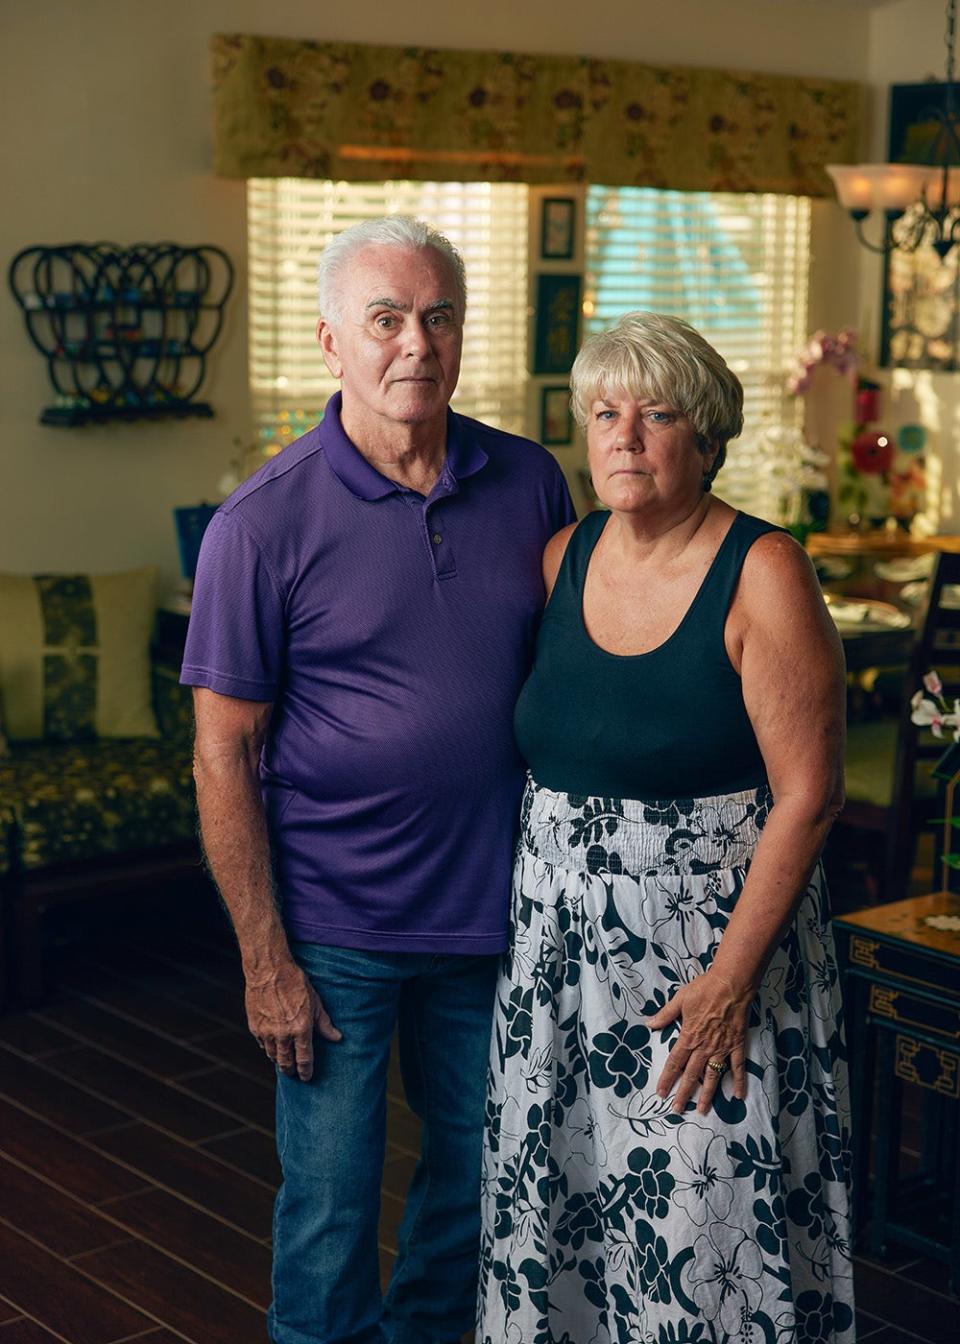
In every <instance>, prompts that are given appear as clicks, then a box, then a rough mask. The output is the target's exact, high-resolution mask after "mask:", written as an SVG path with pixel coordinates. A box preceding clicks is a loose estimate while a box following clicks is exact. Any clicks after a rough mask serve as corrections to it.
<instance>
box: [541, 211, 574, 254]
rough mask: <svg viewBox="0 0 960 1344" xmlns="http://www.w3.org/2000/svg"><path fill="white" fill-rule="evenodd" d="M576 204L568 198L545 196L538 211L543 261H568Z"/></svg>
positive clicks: (570, 251) (571, 244)
mask: <svg viewBox="0 0 960 1344" xmlns="http://www.w3.org/2000/svg"><path fill="white" fill-rule="evenodd" d="M575 210H576V203H575V202H574V201H573V200H572V199H571V198H570V197H569V196H547V197H545V198H544V200H543V204H542V206H541V211H540V256H541V257H542V258H543V260H544V261H570V260H571V259H572V257H573V230H574V219H575Z"/></svg>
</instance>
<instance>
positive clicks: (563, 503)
mask: <svg viewBox="0 0 960 1344" xmlns="http://www.w3.org/2000/svg"><path fill="white" fill-rule="evenodd" d="M550 502H551V505H552V509H553V527H554V532H559V531H560V530H561V529H562V528H564V527H566V526H567V524H568V523H575V522H576V521H577V511H576V509H575V508H574V507H573V500H572V499H571V498H570V491H569V490H568V488H567V482H566V479H565V478H564V475H563V472H562V471H561V470H560V464H559V463H557V469H556V474H555V475H554V479H553V497H552V499H551V501H550ZM551 535H552V534H551Z"/></svg>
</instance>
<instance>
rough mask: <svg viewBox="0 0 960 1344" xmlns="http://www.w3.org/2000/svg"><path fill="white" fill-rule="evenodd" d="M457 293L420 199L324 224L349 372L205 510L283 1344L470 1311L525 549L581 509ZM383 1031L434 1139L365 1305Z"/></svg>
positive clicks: (231, 889)
mask: <svg viewBox="0 0 960 1344" xmlns="http://www.w3.org/2000/svg"><path fill="white" fill-rule="evenodd" d="M465 305H466V287H465V281H464V274H463V263H462V261H461V259H460V257H459V255H458V254H457V252H456V251H455V249H454V248H453V247H452V246H451V244H450V243H449V242H448V241H447V240H446V239H445V238H443V237H442V235H440V234H438V233H436V232H434V231H433V230H432V229H430V228H429V227H428V226H427V225H425V224H423V223H421V222H419V221H416V220H413V219H409V218H405V217H399V216H394V217H390V218H387V219H382V220H374V221H370V222H366V223H363V224H360V225H357V226H355V227H354V228H352V229H349V230H347V231H346V232H345V233H343V234H341V235H340V236H339V237H338V238H337V239H335V240H334V242H332V243H331V244H330V245H329V246H328V247H327V248H326V249H325V251H324V253H323V255H322V258H321V262H320V307H321V313H322V316H321V318H320V322H319V324H318V327H317V334H318V338H319V341H320V348H321V351H322V352H323V358H324V360H325V361H326V364H327V367H328V368H329V369H330V372H331V373H332V374H333V375H334V377H335V378H337V379H339V380H340V383H341V391H340V392H339V393H338V394H337V395H335V396H334V397H333V398H332V399H331V401H330V403H329V405H328V406H327V409H326V412H325V415H324V418H323V422H322V424H320V425H319V426H317V428H316V429H313V430H311V431H310V433H308V434H306V435H304V437H303V438H301V439H299V440H298V441H297V442H296V443H293V444H291V445H290V446H289V447H288V448H286V449H285V450H284V451H283V453H281V454H280V455H279V456H278V457H276V458H274V459H273V460H272V461H271V462H269V463H268V464H267V465H266V466H265V467H263V468H262V469H261V470H260V471H258V472H257V474H256V475H255V476H253V477H252V478H251V479H250V480H249V481H247V482H246V484H245V485H243V486H242V487H241V488H240V489H239V490H238V491H237V492H236V493H235V494H234V495H232V496H231V498H230V499H229V500H228V501H227V502H226V503H225V504H224V505H223V506H222V508H221V509H220V510H219V511H218V513H217V514H216V516H215V517H214V519H213V521H212V522H211V524H210V527H209V529H208V531H207V535H206V537H205V539H204V545H203V552H202V556H201V560H200V566H199V570H198V574H197V580H196V588H195V593H194V603H193V616H192V619H191V622H190V632H189V636H188V639H187V648H186V655H185V661H184V667H183V678H182V679H183V681H184V682H185V683H186V684H188V685H192V686H194V687H196V688H197V689H196V691H195V702H196V720H197V739H196V780H197V794H198V799H199V807H200V821H201V829H202V833H203V842H204V847H205V850H206V854H207V858H208V861H209V864H210V867H211V870H212V872H213V875H214V877H215V879H216V881H217V884H218V886H219V888H220V891H221V893H222V895H223V899H224V901H225V903H226V905H227V907H228V909H229V911H230V915H231V917H232V919H233V924H234V928H235V929H236V934H237V939H238V941H239V945H240V953H241V957H242V961H243V969H244V973H245V976H246V1009H247V1017H248V1022H249V1026H250V1030H251V1032H252V1033H253V1035H254V1036H255V1037H256V1039H257V1040H258V1041H259V1043H260V1045H261V1046H262V1047H263V1049H264V1050H265V1051H266V1053H267V1055H268V1057H269V1058H270V1059H271V1060H272V1061H273V1062H274V1063H275V1065H276V1069H277V1146H278V1149H279V1154H280V1161H281V1165H282V1168H283V1184H282V1186H281V1188H280V1191H279V1194H278V1196H277V1204H276V1212H275V1217H274V1280H273V1289H274V1299H273V1304H272V1306H271V1309H270V1317H269V1319H270V1329H271V1335H272V1338H273V1339H274V1340H275V1341H276V1342H277V1344H308V1342H309V1344H319V1342H320V1341H323V1344H335V1342H336V1344H348V1341H349V1344H371V1342H373V1341H383V1340H390V1341H392V1344H449V1342H450V1341H452V1340H455V1339H457V1338H458V1337H459V1336H460V1335H461V1334H462V1333H463V1332H464V1331H465V1330H467V1329H469V1328H470V1326H471V1325H472V1321H473V1311H474V1293H475V1284H476V1270H477V1264H476V1261H477V1242H478V1222H479V1165H480V1139H481V1128H482V1118H483V1103H484V1085H485V1072H486V1058H487V1049H488V1041H489V1032H490V1020H491V1011H492V999H493V988H494V977H495V971H496V961H497V956H496V954H497V953H499V952H501V951H502V950H503V948H504V947H505V944H506V937H505V935H506V918H507V898H508V884H509V869H510V860H511V848H512V843H513V837H514V833H515V826H516V812H517V807H518V803H519V797H520V790H521V783H522V770H521V763H520V760H519V758H518V756H517V753H516V749H515V747H514V743H513V736H512V716H513V706H514V701H515V699H516V696H517V692H518V690H519V688H520V685H521V682H522V680H523V678H524V676H525V674H526V671H527V666H528V660H529V658H530V655H531V645H532V638H533V634H534V628H535V625H536V621H537V616H538V613H539V611H540V608H541V606H542V603H543V596H544V594H543V584H542V580H541V573H540V556H541V553H542V551H543V547H544V545H545V543H546V541H547V540H548V538H549V537H550V536H552V535H553V534H554V533H555V532H556V531H557V529H558V528H560V527H562V526H563V525H564V524H565V523H567V522H569V521H570V519H571V518H572V516H573V515H572V509H571V506H570V501H569V496H568V494H567V491H566V487H565V486H564V484H563V480H562V476H561V474H560V472H559V470H558V468H557V466H556V464H555V462H554V461H553V459H552V458H551V457H550V456H549V454H547V453H546V452H544V450H543V449H541V448H539V447H538V446H537V445H535V444H532V443H529V442H527V441H526V440H524V439H518V438H516V437H514V436H513V435H510V434H505V433H502V432H500V431H498V430H494V429H491V428H489V427H487V426H484V425H481V424H479V423H477V422H476V421H473V420H468V419H465V418H464V417H462V416H460V415H457V414H455V413H453V412H451V411H450V410H449V409H448V403H449V401H450V398H451V396H452V395H453V391H454V388H455V387H456V385H457V376H458V373H459V368H460V351H461V343H462V331H463V319H464V311H465ZM490 339H491V340H495V339H496V333H495V332H491V333H490ZM397 1024H399V1039H400V1059H401V1065H402V1072H403V1081H404V1088H405V1091H406V1095H407V1099H408V1101H409V1103H410V1105H411V1107H412V1108H413V1110H414V1111H415V1112H416V1113H417V1114H418V1115H419V1116H420V1118H421V1120H422V1123H423V1143H422V1151H421V1155H420V1160H419V1163H418V1165H417V1168H416V1171H415V1173H414V1176H413V1181H412V1184H411V1187H410V1191H409V1194H408V1197H407V1202H406V1209H405V1213H404V1217H403V1222H402V1225H401V1228H400V1234H399V1254H398V1257H397V1262H396V1266H395V1268H394V1273H393V1276H392V1280H391V1283H390V1288H389V1291H388V1292H387V1294H386V1298H385V1299H384V1301H383V1304H382V1306H381V1300H380V1287H379V1275H378V1251H377V1218H378V1211H379V1186H380V1179H381V1172H382V1167H383V1158H384V1142H385V1138H384V1136H385V1116H386V1080H387V1063H388V1057H389V1052H390V1041H391V1036H392V1033H393V1030H394V1027H395V1025H397Z"/></svg>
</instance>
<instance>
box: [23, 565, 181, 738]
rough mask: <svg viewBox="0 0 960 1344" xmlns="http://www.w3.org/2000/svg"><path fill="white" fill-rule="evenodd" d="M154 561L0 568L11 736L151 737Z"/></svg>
mask: <svg viewBox="0 0 960 1344" xmlns="http://www.w3.org/2000/svg"><path fill="white" fill-rule="evenodd" d="M155 583H156V571H155V570H154V568H153V567H152V566H148V567H145V568H144V569H135V570H130V571H128V572H126V573H123V574H96V575H88V574H38V575H32V576H31V575H28V574H0V696H2V702H3V723H4V728H5V730H6V735H7V737H8V738H9V740H10V741H11V742H15V741H34V740H37V739H42V740H44V741H47V742H85V741H92V740H93V739H95V738H98V737H109V738H118V737H156V736H157V724H156V720H155V718H154V714H153V707H152V703H151V686H150V638H151V635H152V633H153V623H154V614H155V607H156V603H155V598H154V588H155Z"/></svg>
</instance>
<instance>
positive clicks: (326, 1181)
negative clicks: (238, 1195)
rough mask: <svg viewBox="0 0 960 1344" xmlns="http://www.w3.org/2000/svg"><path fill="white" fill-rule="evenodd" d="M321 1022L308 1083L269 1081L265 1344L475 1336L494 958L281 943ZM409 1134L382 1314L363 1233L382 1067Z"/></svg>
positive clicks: (375, 1270)
mask: <svg viewBox="0 0 960 1344" xmlns="http://www.w3.org/2000/svg"><path fill="white" fill-rule="evenodd" d="M293 954H294V956H295V957H296V959H297V961H298V962H299V964H300V965H301V966H302V967H303V969H304V970H305V971H306V973H307V975H308V976H309V977H310V980H311V982H312V983H313V985H314V987H315V988H316V990H317V992H318V994H319V995H320V997H321V999H322V1000H323V1003H324V1005H325V1007H326V1009H327V1011H328V1012H329V1014H330V1016H331V1018H332V1020H333V1022H334V1024H335V1025H336V1026H337V1027H339V1028H340V1030H341V1031H342V1032H343V1040H342V1041H339V1042H337V1043H336V1044H331V1043H328V1042H326V1041H321V1040H317V1041H316V1043H315V1044H316V1056H315V1059H314V1073H313V1078H312V1079H311V1080H310V1082H309V1083H303V1082H300V1081H299V1080H297V1079H295V1078H287V1077H285V1076H284V1075H283V1074H280V1073H278V1074H277V1149H278V1151H279V1154H280V1163H281V1166H282V1168H283V1184H282V1185H281V1187H280V1190H279V1192H278V1194H277V1202H276V1207H275V1209H274V1219H273V1253H274V1264H273V1303H272V1304H271V1307H270V1312H269V1317H268V1320H269V1326H270V1337H271V1339H272V1340H274V1341H275V1344H387V1341H389V1344H454V1342H455V1341H456V1340H458V1339H459V1338H460V1336H461V1335H463V1334H464V1332H465V1331H467V1330H470V1329H472V1328H473V1324H474V1315H475V1306H476V1302H475V1298H476V1285H477V1259H478V1245H479V1236H480V1153H481V1139H482V1130H483V1111H484V1099H485V1088H486V1070H487V1055H488V1051H489V1045H490V1025H491V1018H492V1015H493V999H494V991H495V987H496V975H497V968H498V962H499V958H497V957H495V956H477V957H471V956H447V955H442V954H436V955H434V954H431V953H423V954H419V953H379V952H356V951H351V950H349V949H347V948H339V947H321V946H318V945H317V944H314V943H295V944H294V945H293ZM398 1022H399V1039H400V1062H401V1068H402V1072H403V1085H404V1091H405V1093H406V1096H407V1101H408V1102H409V1104H410V1107H411V1109H412V1110H413V1111H414V1112H415V1113H416V1114H417V1115H418V1116H419V1117H420V1119H421V1121H422V1122H423V1130H422V1146H421V1153H420V1160H419V1162H418V1164H417V1167H416V1170H415V1172H414V1176H413V1180H412V1182H411V1185H410V1190H409V1192H408V1195H407V1202H406V1208H405V1211H404V1215H403V1221H402V1223H401V1226H400V1233H399V1238H398V1242H399V1253H398V1256H397V1262H396V1265H395V1267H394V1272H393V1277H392V1279H391V1281H390V1287H389V1290H388V1292H387V1294H386V1296H385V1297H384V1299H383V1301H382V1303H381V1297H380V1276H379V1255H378V1248H377V1222H378V1215H379V1210H380V1181H381V1177H382V1171H383V1159H384V1148H385V1137H386V1094H387V1065H388V1060H389V1055H390V1041H391V1037H392V1035H393V1029H394V1026H395V1025H396V1024H397V1023H398Z"/></svg>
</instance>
